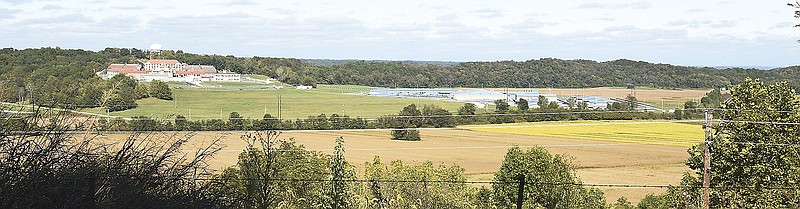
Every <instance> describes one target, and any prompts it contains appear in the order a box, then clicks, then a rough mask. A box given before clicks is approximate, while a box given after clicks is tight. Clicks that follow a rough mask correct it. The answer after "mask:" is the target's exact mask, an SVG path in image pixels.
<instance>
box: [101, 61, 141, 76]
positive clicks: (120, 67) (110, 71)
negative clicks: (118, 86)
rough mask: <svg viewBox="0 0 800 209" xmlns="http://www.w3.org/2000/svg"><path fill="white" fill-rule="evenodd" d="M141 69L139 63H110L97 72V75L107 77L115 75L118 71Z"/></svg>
mask: <svg viewBox="0 0 800 209" xmlns="http://www.w3.org/2000/svg"><path fill="white" fill-rule="evenodd" d="M141 69H142V66H141V65H139V64H111V65H109V66H108V67H107V68H106V69H104V70H102V71H100V72H97V73H96V74H97V76H100V77H101V78H103V79H109V78H112V77H114V76H116V75H119V74H120V71H125V72H129V71H139V70H141Z"/></svg>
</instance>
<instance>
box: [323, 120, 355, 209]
mask: <svg viewBox="0 0 800 209" xmlns="http://www.w3.org/2000/svg"><path fill="white" fill-rule="evenodd" d="M330 170H331V186H330V188H329V189H328V194H327V195H328V196H329V197H330V198H331V203H330V204H331V208H332V209H349V208H353V204H354V203H353V202H354V200H353V199H352V196H353V195H354V194H353V193H352V192H351V188H350V186H349V185H348V184H347V181H351V180H354V179H355V173H354V169H353V168H352V166H351V165H350V164H349V163H347V160H345V158H344V138H342V137H341V136H340V137H338V138H336V147H334V148H333V156H331V158H330Z"/></svg>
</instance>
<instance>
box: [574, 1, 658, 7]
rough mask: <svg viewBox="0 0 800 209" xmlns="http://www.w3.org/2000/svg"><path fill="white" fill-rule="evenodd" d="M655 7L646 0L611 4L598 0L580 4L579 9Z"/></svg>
mask: <svg viewBox="0 0 800 209" xmlns="http://www.w3.org/2000/svg"><path fill="white" fill-rule="evenodd" d="M651 7H653V4H651V3H650V2H646V1H639V2H633V3H622V4H609V3H598V2H590V3H584V4H581V5H578V7H577V8H578V9H649V8H651Z"/></svg>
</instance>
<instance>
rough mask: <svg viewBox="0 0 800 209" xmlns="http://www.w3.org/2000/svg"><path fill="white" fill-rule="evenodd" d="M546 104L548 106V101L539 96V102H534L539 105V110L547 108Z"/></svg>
mask: <svg viewBox="0 0 800 209" xmlns="http://www.w3.org/2000/svg"><path fill="white" fill-rule="evenodd" d="M548 104H550V101H547V97H544V96H542V95H539V101H538V102H536V105H539V108H542V109H544V108H547V107H548Z"/></svg>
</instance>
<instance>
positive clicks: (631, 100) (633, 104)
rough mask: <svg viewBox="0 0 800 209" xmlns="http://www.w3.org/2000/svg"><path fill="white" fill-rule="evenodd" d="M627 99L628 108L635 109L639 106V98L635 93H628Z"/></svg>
mask: <svg viewBox="0 0 800 209" xmlns="http://www.w3.org/2000/svg"><path fill="white" fill-rule="evenodd" d="M625 101H627V108H628V109H630V110H635V109H636V108H637V107H638V99H636V97H635V96H633V95H630V94H628V96H627V97H625Z"/></svg>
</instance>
